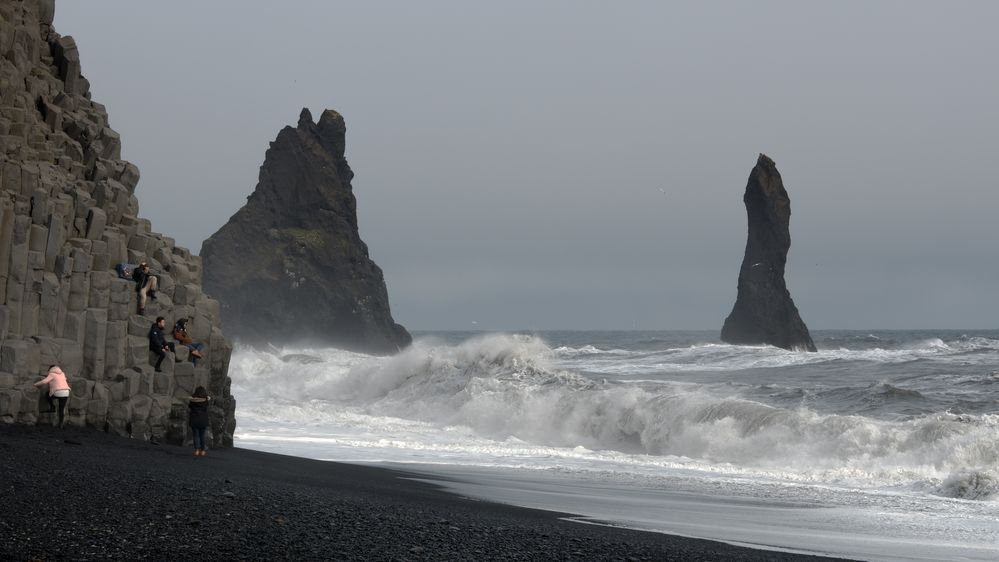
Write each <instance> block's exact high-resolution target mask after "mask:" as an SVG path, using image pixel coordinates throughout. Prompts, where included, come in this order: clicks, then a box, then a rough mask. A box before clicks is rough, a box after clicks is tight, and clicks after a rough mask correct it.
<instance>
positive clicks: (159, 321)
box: [149, 316, 176, 373]
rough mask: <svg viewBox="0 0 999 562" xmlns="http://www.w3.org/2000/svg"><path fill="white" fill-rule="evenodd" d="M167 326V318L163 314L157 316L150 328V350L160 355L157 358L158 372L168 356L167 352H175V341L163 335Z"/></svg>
mask: <svg viewBox="0 0 999 562" xmlns="http://www.w3.org/2000/svg"><path fill="white" fill-rule="evenodd" d="M164 328H166V318H163V317H162V316H157V317H156V322H153V325H152V326H150V328H149V350H150V351H152V352H153V353H155V354H156V355H158V356H159V357H158V358H157V359H156V372H157V373H158V372H160V365H162V364H163V359H164V358H166V352H167V351H170V352H173V351H174V349H176V346H175V345H174V343H173V342H168V341H166V338H165V337H163V330H164Z"/></svg>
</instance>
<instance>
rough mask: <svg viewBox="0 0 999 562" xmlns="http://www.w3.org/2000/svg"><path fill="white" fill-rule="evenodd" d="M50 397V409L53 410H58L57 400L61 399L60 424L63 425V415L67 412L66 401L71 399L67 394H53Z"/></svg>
mask: <svg viewBox="0 0 999 562" xmlns="http://www.w3.org/2000/svg"><path fill="white" fill-rule="evenodd" d="M48 399H49V410H52V411H55V410H56V405H55V402H56V401H57V400H58V401H59V410H58V411H59V425H62V420H63V416H65V414H66V401H67V400H69V398H68V397H65V396H51V395H50V396H48Z"/></svg>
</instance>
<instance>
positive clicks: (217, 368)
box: [0, 0, 235, 446]
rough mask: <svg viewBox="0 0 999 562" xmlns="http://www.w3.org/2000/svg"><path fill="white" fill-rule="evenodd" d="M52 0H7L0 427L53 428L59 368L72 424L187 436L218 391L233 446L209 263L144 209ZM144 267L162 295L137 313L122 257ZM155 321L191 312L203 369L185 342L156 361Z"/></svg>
mask: <svg viewBox="0 0 999 562" xmlns="http://www.w3.org/2000/svg"><path fill="white" fill-rule="evenodd" d="M54 10H55V3H54V2H53V0H47V1H46V0H24V1H10V2H8V1H4V2H0V422H5V423H18V424H51V423H52V422H53V419H52V417H53V416H52V414H50V413H43V411H44V410H45V409H46V407H47V404H45V401H44V400H43V393H42V392H40V391H39V389H38V388H37V387H35V386H33V384H32V383H34V382H35V381H38V380H40V377H41V376H43V375H44V374H45V373H46V372H47V370H48V366H49V365H52V364H57V365H60V366H61V367H62V369H63V370H64V371H65V372H66V373H67V374H68V376H69V383H70V386H71V387H72V394H71V396H70V398H69V401H68V407H67V417H66V421H67V423H68V424H69V425H71V426H88V427H93V428H97V429H102V430H108V431H111V432H114V433H118V434H121V435H129V436H132V437H136V438H142V439H157V440H167V441H169V442H174V443H180V442H183V441H184V440H185V439H188V436H187V435H186V432H187V406H186V403H187V402H186V398H187V397H188V396H190V394H191V392H192V391H193V390H194V388H195V387H196V386H199V385H200V386H205V387H207V388H208V389H209V393H210V394H212V395H213V396H214V397H215V406H214V412H213V416H212V418H213V422H212V427H211V430H210V440H211V441H212V443H213V444H215V445H217V446H219V445H228V444H231V443H232V433H233V430H234V428H235V417H234V412H235V401H234V400H233V398H232V396H231V394H230V391H229V387H230V380H229V377H228V368H229V356H230V353H231V351H232V348H231V346H230V345H229V343H228V342H227V341H226V339H225V337H223V335H222V331H221V328H220V322H219V304H218V302H217V301H215V300H213V299H210V298H208V297H207V296H205V294H204V292H203V291H202V290H201V260H200V259H199V258H198V257H197V256H194V255H191V252H189V251H188V250H187V249H185V248H181V247H179V246H177V245H175V244H174V241H173V240H172V239H171V238H169V237H167V236H164V235H162V234H159V233H156V232H153V231H152V226H151V224H150V223H149V221H148V220H146V219H142V218H139V216H138V213H139V203H138V199H137V198H136V196H135V190H136V187H137V185H138V182H139V170H138V169H137V168H136V167H135V166H134V165H132V164H131V163H129V162H126V161H124V160H122V159H121V140H120V138H119V136H118V134H117V133H116V132H115V131H114V130H112V129H111V127H110V126H109V124H108V115H107V111H106V110H105V108H104V106H102V105H101V104H99V103H97V102H95V101H93V100H92V99H91V95H90V84H89V82H88V81H87V80H86V78H84V77H83V75H82V74H80V54H79V51H78V49H77V47H76V43H75V42H74V41H73V38H72V37H62V36H60V35H59V34H58V33H56V32H55V30H54V29H53V28H52V20H53V17H54ZM142 261H145V262H148V263H149V265H150V267H151V269H152V271H153V273H155V274H156V275H158V276H159V281H160V287H159V298H158V299H157V300H155V301H150V302H149V304H148V305H147V307H146V309H145V311H144V312H145V314H138V310H137V302H136V301H137V298H136V291H135V284H134V283H133V282H132V281H130V280H128V279H121V278H119V277H118V275H117V274H116V272H115V265H116V264H118V263H124V262H127V263H133V264H134V263H138V262H142ZM156 316H164V317H165V318H166V319H167V321H168V322H170V323H171V324H172V323H173V321H174V320H175V319H178V318H181V317H186V318H190V319H192V321H191V322H189V332H190V333H191V335H192V336H193V337H194V339H195V340H198V341H201V342H203V343H205V344H206V346H207V348H206V349H207V350H206V355H207V357H206V358H205V360H204V361H201V362H200V363H199V364H198V365H197V366H195V365H194V364H193V363H192V362H191V361H189V360H188V356H187V351H188V349H187V348H186V347H184V346H180V345H178V346H177V354H176V356H175V357H174V356H172V355H171V356H169V358H168V359H167V360H166V362H165V363H164V365H163V368H162V372H156V371H155V370H154V368H153V366H152V363H151V362H150V352H149V344H148V339H147V333H148V330H149V328H150V326H151V325H152V323H153V320H154V319H155V317H156Z"/></svg>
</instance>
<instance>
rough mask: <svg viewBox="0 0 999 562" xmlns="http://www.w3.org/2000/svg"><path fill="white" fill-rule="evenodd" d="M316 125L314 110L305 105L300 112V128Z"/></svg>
mask: <svg viewBox="0 0 999 562" xmlns="http://www.w3.org/2000/svg"><path fill="white" fill-rule="evenodd" d="M314 125H315V123H313V122H312V112H311V111H309V108H308V107H303V108H302V112H301V113H299V114H298V128H299V129H307V128H309V127H312V126H314Z"/></svg>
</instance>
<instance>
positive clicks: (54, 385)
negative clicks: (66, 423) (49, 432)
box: [35, 365, 69, 427]
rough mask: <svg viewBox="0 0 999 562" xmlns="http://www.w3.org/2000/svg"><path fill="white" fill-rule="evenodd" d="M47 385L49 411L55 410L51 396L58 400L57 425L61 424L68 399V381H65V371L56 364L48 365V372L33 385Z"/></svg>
mask: <svg viewBox="0 0 999 562" xmlns="http://www.w3.org/2000/svg"><path fill="white" fill-rule="evenodd" d="M46 384H47V385H48V386H49V396H48V398H49V409H48V411H49V412H54V411H55V403H54V402H53V400H52V399H53V398H54V399H56V400H58V401H59V427H62V426H63V415H64V413H65V411H66V400H68V399H69V383H68V382H66V373H63V372H62V369H60V368H59V367H58V366H56V365H52V366H51V367H49V374H48V376H46V377H45V378H44V379H42V380H40V381H38V382H36V383H35V386H42V385H46Z"/></svg>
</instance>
